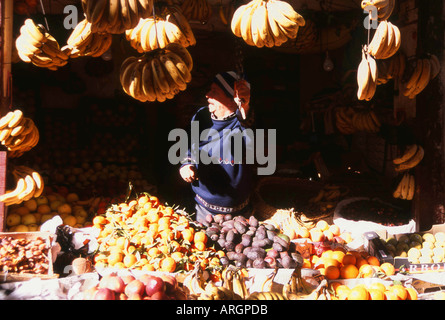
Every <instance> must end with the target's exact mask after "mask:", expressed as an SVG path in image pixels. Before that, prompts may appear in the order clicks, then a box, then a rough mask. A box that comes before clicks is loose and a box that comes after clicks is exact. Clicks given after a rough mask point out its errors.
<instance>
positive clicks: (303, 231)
mask: <svg viewBox="0 0 445 320" xmlns="http://www.w3.org/2000/svg"><path fill="white" fill-rule="evenodd" d="M297 236H298V237H299V238H310V236H311V234H310V233H309V229H308V228H306V227H300V228H299V229H298V231H297Z"/></svg>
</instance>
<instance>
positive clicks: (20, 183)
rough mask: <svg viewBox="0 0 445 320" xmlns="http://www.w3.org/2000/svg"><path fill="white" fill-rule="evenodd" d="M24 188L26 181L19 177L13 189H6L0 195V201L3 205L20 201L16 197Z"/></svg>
mask: <svg viewBox="0 0 445 320" xmlns="http://www.w3.org/2000/svg"><path fill="white" fill-rule="evenodd" d="M25 188H26V183H25V179H24V178H19V179H18V180H17V184H16V187H15V189H14V190H11V191H7V192H6V193H4V194H3V195H1V196H0V202H4V203H5V205H12V204H18V203H20V202H21V201H20V200H19V199H18V196H19V194H20V193H22V192H23V191H24V190H25Z"/></svg>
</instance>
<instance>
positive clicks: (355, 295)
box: [348, 286, 369, 300]
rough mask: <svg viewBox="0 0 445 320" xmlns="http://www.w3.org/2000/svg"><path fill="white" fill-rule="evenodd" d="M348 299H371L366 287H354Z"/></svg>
mask: <svg viewBox="0 0 445 320" xmlns="http://www.w3.org/2000/svg"><path fill="white" fill-rule="evenodd" d="M348 300H369V292H368V290H366V289H365V288H364V287H361V286H357V287H354V288H352V289H351V291H350V292H349V294H348Z"/></svg>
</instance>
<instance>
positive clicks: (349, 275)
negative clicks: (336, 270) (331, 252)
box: [340, 264, 359, 279]
mask: <svg viewBox="0 0 445 320" xmlns="http://www.w3.org/2000/svg"><path fill="white" fill-rule="evenodd" d="M358 274H359V272H358V269H357V267H356V266H355V265H353V264H347V265H344V266H342V267H341V268H340V277H341V278H343V279H355V278H357V276H358Z"/></svg>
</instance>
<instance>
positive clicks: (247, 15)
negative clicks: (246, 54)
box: [231, 0, 306, 48]
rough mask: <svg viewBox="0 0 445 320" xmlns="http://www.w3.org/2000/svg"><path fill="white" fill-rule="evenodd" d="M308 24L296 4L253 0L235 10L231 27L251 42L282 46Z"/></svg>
mask: <svg viewBox="0 0 445 320" xmlns="http://www.w3.org/2000/svg"><path fill="white" fill-rule="evenodd" d="M305 24H306V22H305V20H304V18H303V17H302V16H301V15H300V14H298V13H297V12H296V11H295V10H294V9H293V7H292V6H291V5H290V4H289V3H287V2H285V1H281V0H268V1H264V0H252V1H250V2H249V3H247V4H245V5H242V6H240V7H239V8H238V9H236V11H235V12H234V14H233V17H232V21H231V29H232V32H233V34H234V35H235V36H237V37H239V38H243V40H244V41H245V42H246V43H247V44H248V45H250V46H256V47H259V48H261V47H264V46H266V47H269V48H271V47H273V46H280V45H282V44H283V43H285V42H286V41H288V40H289V39H295V38H296V37H297V33H298V29H299V28H300V27H303V26H304V25H305Z"/></svg>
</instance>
